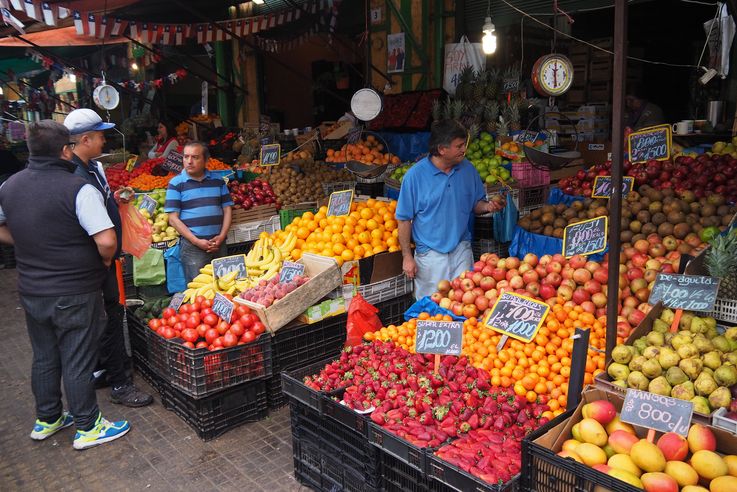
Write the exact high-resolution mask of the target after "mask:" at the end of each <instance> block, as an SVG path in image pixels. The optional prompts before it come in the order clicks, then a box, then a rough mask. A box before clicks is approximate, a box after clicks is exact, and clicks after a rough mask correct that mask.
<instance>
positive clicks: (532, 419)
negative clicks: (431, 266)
mask: <svg viewBox="0 0 737 492" xmlns="http://www.w3.org/2000/svg"><path fill="white" fill-rule="evenodd" d="M433 367H434V356H433V355H422V354H410V353H409V352H407V351H406V350H404V349H403V348H401V347H397V346H396V345H394V344H393V343H391V342H380V341H374V342H373V343H372V344H369V345H362V346H357V347H353V348H347V349H346V350H345V351H344V352H343V353H342V354H341V356H340V359H338V360H336V361H333V362H332V363H330V364H328V365H327V366H326V367H325V368H323V369H322V370H321V371H320V373H319V374H317V375H315V376H308V377H306V378H305V384H306V385H307V386H309V387H311V388H313V389H315V390H318V391H335V390H337V389H341V388H344V389H345V392H344V393H343V401H344V403H345V404H346V405H347V406H348V407H350V408H353V409H357V410H361V411H365V410H372V409H373V411H372V412H371V420H372V421H373V422H374V423H376V424H378V425H380V426H382V427H384V428H385V429H387V430H388V431H389V432H391V433H393V434H396V435H398V436H400V437H401V438H403V439H406V440H407V441H409V442H411V443H412V444H414V445H415V446H418V447H431V448H435V447H438V446H441V445H443V444H444V443H446V442H448V440H450V439H453V438H457V437H460V439H458V440H456V441H453V442H452V443H451V444H449V445H446V446H443V447H442V448H440V450H438V452H437V454H438V456H439V457H441V458H443V459H444V460H446V461H448V462H450V463H452V464H454V465H456V466H458V467H460V468H461V469H463V470H465V471H467V472H469V473H472V474H474V475H476V476H478V477H479V478H481V479H482V480H485V481H487V482H489V483H498V482H502V483H503V482H506V481H508V480H509V479H511V478H512V477H513V476H514V475H516V474H517V473H519V469H520V466H521V453H520V444H519V443H520V442H521V440H522V438H523V437H524V436H525V435H527V434H528V433H530V432H532V431H533V430H535V429H536V428H538V427H539V426H541V425H544V424H545V423H547V422H548V419H547V418H545V417H543V416H542V414H543V412H545V411H547V410H548V409H549V408H548V406H547V405H546V399H545V397H541V398H540V399H539V400H538V401H536V402H534V403H529V402H528V401H527V400H526V399H525V398H524V397H521V396H516V395H515V394H514V392H513V391H512V390H511V389H505V388H497V387H493V386H491V384H490V382H489V381H490V377H489V373H488V372H487V371H485V370H484V369H478V368H475V367H473V366H471V365H470V364H469V363H468V359H467V358H466V357H455V356H444V357H442V358H441V362H440V367H439V370H438V374H435V373H434V372H433ZM489 436H496V437H493V438H492V439H490V440H488V439H486V438H487V437H489ZM499 439H501V441H500V442H497V441H499ZM486 441H488V442H486ZM498 456H503V458H502V459H497V457H498Z"/></svg>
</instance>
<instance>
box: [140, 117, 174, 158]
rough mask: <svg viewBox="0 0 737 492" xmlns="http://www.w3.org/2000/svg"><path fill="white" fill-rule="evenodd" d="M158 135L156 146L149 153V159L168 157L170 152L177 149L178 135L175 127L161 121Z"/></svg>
mask: <svg viewBox="0 0 737 492" xmlns="http://www.w3.org/2000/svg"><path fill="white" fill-rule="evenodd" d="M157 130H158V134H157V135H156V138H155V143H154V146H153V147H151V150H149V151H148V158H149V159H155V158H157V157H166V156H167V155H169V152H172V151H174V150H176V149H177V147H178V146H179V142H177V138H176V137H177V135H176V133H174V127H173V126H172V125H171V123H169V122H167V121H163V120H161V121H159V125H158V127H157Z"/></svg>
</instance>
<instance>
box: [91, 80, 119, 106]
mask: <svg viewBox="0 0 737 492" xmlns="http://www.w3.org/2000/svg"><path fill="white" fill-rule="evenodd" d="M92 99H93V100H94V102H95V104H96V105H97V107H98V108H100V109H106V110H111V109H115V108H117V107H118V104H119V103H120V94H118V91H117V90H116V89H115V87H113V86H111V85H107V84H103V85H100V86H97V87H96V88H95V90H94V92H93V93H92Z"/></svg>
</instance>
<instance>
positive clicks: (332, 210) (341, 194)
mask: <svg viewBox="0 0 737 492" xmlns="http://www.w3.org/2000/svg"><path fill="white" fill-rule="evenodd" d="M351 203H353V190H342V191H334V192H333V193H332V194H331V195H330V201H329V202H328V216H331V215H334V216H336V217H337V216H340V215H348V214H349V213H351Z"/></svg>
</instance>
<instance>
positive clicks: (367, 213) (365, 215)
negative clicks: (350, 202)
mask: <svg viewBox="0 0 737 492" xmlns="http://www.w3.org/2000/svg"><path fill="white" fill-rule="evenodd" d="M360 213H361V218H362V219H366V220H368V219H370V218H371V217H373V216H374V211H373V210H371V209H370V208H362V209H361V212H360Z"/></svg>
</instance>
